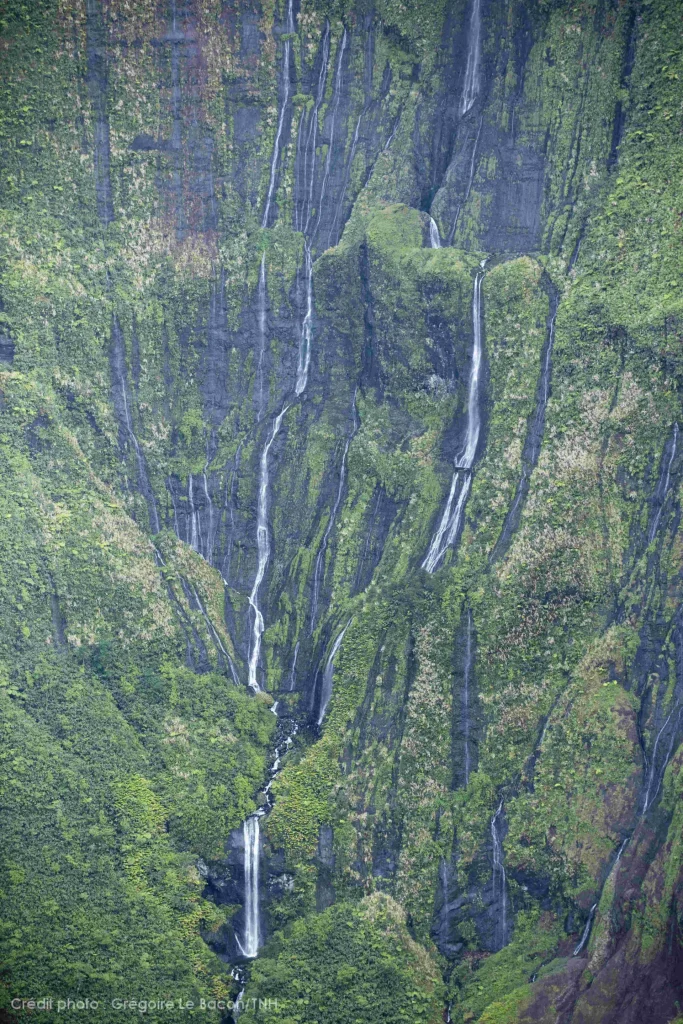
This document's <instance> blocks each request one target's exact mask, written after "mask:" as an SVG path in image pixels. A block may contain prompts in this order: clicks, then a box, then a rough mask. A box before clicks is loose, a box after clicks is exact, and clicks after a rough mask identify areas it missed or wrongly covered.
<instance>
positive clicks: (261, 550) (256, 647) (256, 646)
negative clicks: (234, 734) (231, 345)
mask: <svg viewBox="0 0 683 1024" xmlns="http://www.w3.org/2000/svg"><path fill="white" fill-rule="evenodd" d="M288 409H289V406H288V405H285V406H284V408H283V409H282V411H281V412H280V413H279V415H278V416H276V417H275V419H274V420H273V425H272V427H271V431H270V435H269V437H268V440H267V441H266V444H265V447H264V449H263V452H262V453H261V473H260V480H259V494H258V504H257V508H256V544H257V548H258V569H257V571H256V579H255V580H254V586H253V587H252V589H251V594H250V595H249V605H250V607H251V610H252V612H253V615H254V624H253V628H252V634H251V649H250V651H249V686H250V687H251V688H252V690H254V691H256V692H258V691H260V689H261V687H260V686H259V684H258V679H257V678H256V673H257V671H258V663H259V656H260V654H261V637H262V635H263V630H264V628H265V627H264V624H263V615H262V614H261V609H260V608H259V603H258V598H259V590H260V587H261V583H262V582H263V577H264V576H265V573H266V568H267V566H268V562H269V560H270V536H269V534H268V452H269V451H270V449H271V447H272V444H273V442H274V440H275V438H276V437H277V435H278V433H279V431H280V427H281V426H282V420H283V419H284V416H285V413H286V412H287V410H288Z"/></svg>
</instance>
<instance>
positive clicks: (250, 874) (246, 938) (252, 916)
mask: <svg viewBox="0 0 683 1024" xmlns="http://www.w3.org/2000/svg"><path fill="white" fill-rule="evenodd" d="M271 710H272V711H273V712H274V714H275V715H276V716H277V704H274V705H273V707H272V709H271ZM296 733H297V726H296V725H294V727H293V729H292V731H291V732H290V733H289V735H288V736H286V737H285V739H284V740H282V741H281V742H280V743H278V745H277V746H276V747H275V750H274V751H273V763H272V764H271V767H270V772H269V779H268V782H267V783H266V785H265V786H264V787H263V789H262V790H261V794H262V797H263V805H262V806H261V807H260V808H259V809H258V811H256V812H255V813H254V814H250V815H249V817H248V818H247V819H246V820H245V821H244V823H243V824H242V842H243V845H244V913H243V927H242V936H241V938H240V937H239V936H237V935H236V936H235V937H236V941H237V947H238V949H239V951H240V953H241V954H242V956H243V957H245V958H246V959H248V960H253V959H254V957H255V956H258V951H259V949H260V948H261V945H262V944H263V933H262V929H261V909H260V888H259V886H260V868H261V818H263V817H265V816H266V815H267V814H268V812H269V811H270V810H271V808H272V806H273V796H272V792H271V789H272V785H273V782H274V781H275V779H276V778H277V776H278V775H279V774H280V771H281V768H282V758H283V756H284V754H285V753H286V752H287V751H288V750H289V748H290V747H291V745H292V743H293V740H294V737H295V736H296Z"/></svg>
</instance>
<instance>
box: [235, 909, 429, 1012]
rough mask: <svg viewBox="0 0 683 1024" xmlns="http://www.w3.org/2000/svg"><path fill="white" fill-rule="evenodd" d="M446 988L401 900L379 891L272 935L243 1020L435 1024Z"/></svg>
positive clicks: (257, 968) (256, 972)
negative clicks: (412, 934) (417, 939)
mask: <svg viewBox="0 0 683 1024" xmlns="http://www.w3.org/2000/svg"><path fill="white" fill-rule="evenodd" d="M442 988H443V986H442V982H441V978H440V974H439V970H438V967H437V965H436V963H435V962H434V961H433V960H432V959H431V958H430V957H429V955H428V954H427V953H426V952H425V950H424V949H423V948H422V947H421V946H420V945H418V944H417V943H416V942H415V941H414V940H413V939H411V937H410V935H409V933H408V930H407V929H406V926H405V919H404V914H403V912H402V910H401V908H400V906H399V905H398V904H397V903H395V901H394V900H392V899H391V897H390V896H386V895H382V894H376V895H374V896H368V897H366V898H365V899H364V900H362V901H361V902H360V903H356V904H351V903H337V904H335V906H333V907H330V908H329V909H328V910H325V911H324V912H323V913H321V914H314V915H311V916H309V917H304V918H301V919H300V920H298V921H296V922H295V923H294V924H292V925H290V926H289V927H288V928H287V929H286V930H285V931H284V932H278V933H277V934H276V935H274V936H273V938H272V939H271V940H270V942H269V943H268V945H267V946H266V948H265V949H264V952H263V954H262V956H261V957H259V960H258V961H257V963H256V964H255V965H254V968H253V971H252V984H251V986H250V988H249V990H248V1001H247V1009H246V1010H245V1012H244V1014H243V1015H242V1019H243V1020H244V1021H247V1022H251V1021H275V1020H282V1021H286V1022H287V1024H306V1022H309V1021H310V1022H311V1024H312V1022H313V1021H317V1022H318V1024H347V1022H348V1024H366V1022H367V1024H370V1022H372V1021H376V1020H383V1021H387V1022H389V1024H399V1022H401V1021H405V1020H412V1021H418V1022H420V1024H437V1022H438V1021H440V1020H441V1019H442V1012H443V991H442ZM251 999H255V1000H257V1002H256V1004H255V1006H254V1007H253V1008H250V1005H249V1000H251ZM259 1001H260V1003H259Z"/></svg>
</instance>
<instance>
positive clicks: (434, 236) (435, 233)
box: [429, 217, 441, 249]
mask: <svg viewBox="0 0 683 1024" xmlns="http://www.w3.org/2000/svg"><path fill="white" fill-rule="evenodd" d="M429 244H430V246H431V248H432V249H440V248H441V237H440V235H439V229H438V227H437V225H436V221H435V220H434V218H433V217H430V218H429Z"/></svg>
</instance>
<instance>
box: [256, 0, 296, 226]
mask: <svg viewBox="0 0 683 1024" xmlns="http://www.w3.org/2000/svg"><path fill="white" fill-rule="evenodd" d="M292 2H293V0H288V3H287V22H286V25H285V29H286V32H287V35H290V34H292V33H293V32H294V16H293V14H292ZM291 61H292V40H291V39H286V40H285V50H284V60H283V70H282V78H283V83H282V85H283V93H282V105H281V107H280V116H279V118H278V122H277V131H276V133H275V144H274V146H273V158H272V160H271V163H270V182H269V183H268V195H267V196H266V205H265V209H264V211H263V220H262V221H261V227H262V228H267V227H268V219H269V217H270V206H271V203H272V201H273V193H274V192H275V179H276V177H277V167H278V162H279V158H280V145H281V143H282V132H283V129H284V125H285V116H286V113H287V105H288V103H289V93H290V90H291V87H292V86H291V82H290V67H291Z"/></svg>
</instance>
